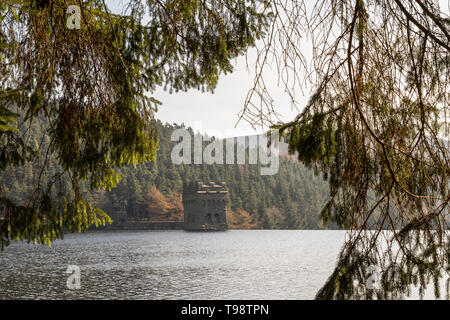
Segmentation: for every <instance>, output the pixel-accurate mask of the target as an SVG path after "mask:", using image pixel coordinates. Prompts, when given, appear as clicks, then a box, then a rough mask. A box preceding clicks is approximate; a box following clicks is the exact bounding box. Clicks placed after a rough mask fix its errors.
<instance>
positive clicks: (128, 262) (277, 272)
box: [0, 230, 345, 299]
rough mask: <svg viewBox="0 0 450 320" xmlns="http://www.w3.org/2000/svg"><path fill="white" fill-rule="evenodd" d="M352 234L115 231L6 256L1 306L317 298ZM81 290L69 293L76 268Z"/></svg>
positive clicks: (12, 249)
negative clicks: (9, 302)
mask: <svg viewBox="0 0 450 320" xmlns="http://www.w3.org/2000/svg"><path fill="white" fill-rule="evenodd" d="M344 239H345V231H306V230H302V231H286V230H283V231H281V230H280V231H278V230H277V231H276V230H229V231H226V232H186V231H181V230H173V231H133V232H128V231H109V232H90V233H86V234H68V235H66V236H65V238H64V240H59V241H56V242H55V243H54V244H53V245H52V247H51V248H49V247H47V246H44V245H32V244H26V243H12V244H11V245H10V246H9V247H6V248H5V250H4V251H3V252H0V270H1V272H0V299H313V298H314V296H315V294H316V293H317V291H318V290H319V289H320V288H321V286H322V285H323V284H324V282H325V281H326V279H327V278H328V276H329V275H330V274H331V272H332V270H333V268H334V266H335V263H336V259H337V255H338V253H339V250H340V248H341V246H342V245H343V242H344ZM70 265H75V266H78V267H79V271H80V285H81V287H80V289H77V290H70V289H68V288H67V279H68V277H69V276H71V274H69V273H66V271H67V269H68V266H70Z"/></svg>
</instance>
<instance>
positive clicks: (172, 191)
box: [0, 121, 328, 229]
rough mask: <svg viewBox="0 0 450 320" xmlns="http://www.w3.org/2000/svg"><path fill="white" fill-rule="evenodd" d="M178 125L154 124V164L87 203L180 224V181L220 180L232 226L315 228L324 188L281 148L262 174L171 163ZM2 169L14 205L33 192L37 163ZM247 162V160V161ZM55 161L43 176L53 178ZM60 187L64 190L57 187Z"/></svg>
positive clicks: (33, 134)
mask: <svg viewBox="0 0 450 320" xmlns="http://www.w3.org/2000/svg"><path fill="white" fill-rule="evenodd" d="M44 127H45V126H44V124H43V123H42V122H41V123H35V124H34V125H33V127H32V130H31V131H30V139H31V140H35V141H36V144H37V143H39V141H40V139H42V136H45V134H44V133H43V132H44V129H43V128H44ZM181 127H183V126H179V125H175V124H173V125H170V124H163V123H161V122H160V121H156V128H157V132H158V136H159V150H158V153H157V160H156V161H155V162H148V163H144V164H140V165H137V166H136V167H135V168H134V167H133V166H127V167H124V168H121V169H118V170H117V173H119V174H120V176H121V181H120V183H119V184H118V185H117V187H116V188H114V189H112V190H111V191H109V192H107V191H95V192H92V191H88V188H87V187H85V190H84V192H85V194H86V196H87V198H88V199H90V200H91V201H92V202H94V203H95V204H96V205H97V206H99V207H100V208H102V209H103V210H105V211H106V212H107V213H113V212H114V211H122V210H126V212H127V214H128V216H129V217H131V218H132V219H134V220H147V221H180V220H182V219H183V207H182V202H181V194H182V186H183V181H224V182H226V183H227V185H228V189H229V201H228V204H229V205H228V220H229V222H230V227H231V228H265V229H318V228H323V227H324V226H322V225H321V222H320V219H319V216H320V211H321V209H322V207H323V205H324V203H325V201H326V199H327V197H328V185H327V183H326V182H325V181H323V179H322V178H321V177H320V175H315V174H314V172H313V171H312V170H309V169H307V168H305V167H304V166H303V165H302V164H300V163H299V162H298V161H296V160H294V159H293V157H288V156H286V153H285V152H283V147H282V148H281V152H282V154H284V156H282V157H281V158H280V165H279V172H278V173H277V174H275V175H267V176H261V175H260V170H259V165H251V164H242V165H238V164H231V165H217V164H214V165H207V164H201V165H200V164H192V165H185V164H182V165H174V164H173V163H172V160H171V158H170V154H171V151H172V148H173V146H174V145H175V144H176V143H177V142H172V141H171V140H170V137H171V134H172V131H173V130H174V129H176V128H181ZM39 161H40V163H42V159H38V160H36V162H35V163H27V164H25V165H24V166H22V167H20V168H17V169H15V170H14V171H12V170H7V171H6V172H5V173H4V174H3V175H2V176H1V177H0V179H1V182H2V184H3V185H5V186H6V187H7V189H8V191H9V193H10V194H11V196H12V198H13V199H15V200H16V201H17V202H18V203H20V202H21V201H24V200H25V199H26V196H27V194H29V192H31V191H32V190H33V186H34V183H35V182H34V181H35V179H36V175H37V174H38V168H39V166H38V165H37V162H39ZM246 163H248V162H246ZM57 167H58V166H57V164H56V163H55V161H54V160H50V161H49V165H48V170H47V171H45V172H44V173H43V174H42V176H43V177H42V179H43V180H44V181H45V179H46V176H47V175H48V176H49V175H50V174H54V172H55V171H56V170H57ZM58 187H59V188H65V187H66V186H64V185H60V186H58Z"/></svg>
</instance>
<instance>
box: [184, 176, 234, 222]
mask: <svg viewBox="0 0 450 320" xmlns="http://www.w3.org/2000/svg"><path fill="white" fill-rule="evenodd" d="M227 197H228V191H227V187H226V184H225V182H222V183H217V184H216V183H214V182H209V183H203V182H197V183H185V184H184V185H183V206H184V229H185V230H192V231H194V230H211V231H216V230H227V229H228V224H227V217H226V207H227Z"/></svg>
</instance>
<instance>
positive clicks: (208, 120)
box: [106, 0, 450, 138]
mask: <svg viewBox="0 0 450 320" xmlns="http://www.w3.org/2000/svg"><path fill="white" fill-rule="evenodd" d="M106 2H107V4H108V7H109V8H110V9H111V10H112V11H113V12H115V13H121V12H122V8H123V4H124V3H126V2H127V0H107V1H106ZM314 3H315V1H312V0H311V1H310V2H307V4H308V5H311V6H313V5H314ZM439 3H440V7H441V9H442V10H443V12H444V13H445V14H449V7H450V0H439ZM303 49H306V51H308V48H303ZM304 52H305V51H304ZM246 61H247V63H246ZM255 61H256V50H255V49H250V50H249V51H248V54H247V58H246V57H240V58H238V59H236V60H235V61H234V62H233V65H234V67H235V68H234V72H233V73H232V74H228V75H222V77H221V78H220V79H219V83H218V85H217V88H216V89H215V92H214V94H211V93H202V92H201V91H197V90H191V91H189V92H179V93H172V94H170V93H169V92H168V91H164V90H163V89H162V88H160V89H158V90H157V91H156V92H155V93H154V97H155V98H156V99H158V100H160V101H161V102H162V103H163V104H162V106H161V107H160V109H159V111H158V112H157V114H156V118H157V119H160V120H161V121H163V122H168V123H177V124H181V123H184V124H185V125H186V126H190V127H192V128H194V130H195V131H200V132H201V133H208V135H210V136H212V135H213V136H217V137H221V138H223V137H230V136H241V135H252V134H257V133H262V130H261V129H260V130H257V131H255V130H254V129H252V128H251V126H250V125H249V124H248V123H246V122H245V121H241V122H239V124H238V125H237V126H236V123H237V121H238V113H239V111H241V110H242V108H243V106H244V101H245V98H246V96H247V93H248V91H249V90H250V89H251V88H252V87H253V81H254V63H255ZM247 64H248V67H249V70H247ZM264 79H265V81H266V84H267V86H268V87H269V89H270V92H271V95H272V98H273V99H274V100H275V109H276V111H277V112H278V113H280V114H281V120H282V121H290V120H293V119H294V117H295V116H296V115H297V114H298V112H299V111H298V110H293V109H292V107H291V103H290V100H289V98H288V97H287V95H285V94H284V93H283V91H282V90H281V88H279V87H278V85H277V81H278V77H277V73H276V71H275V70H273V71H272V72H271V71H270V70H267V69H266V70H265V72H264ZM309 93H310V92H309V91H308V90H305V91H304V94H305V95H303V96H302V95H301V92H299V90H298V91H297V92H296V94H297V96H296V101H297V102H298V104H299V105H300V106H302V105H305V104H306V102H307V100H308V97H309ZM235 126H236V127H235ZM266 129H267V128H266Z"/></svg>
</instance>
